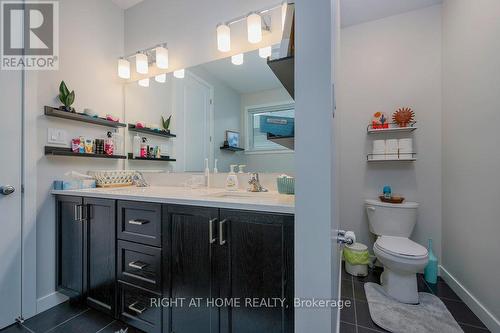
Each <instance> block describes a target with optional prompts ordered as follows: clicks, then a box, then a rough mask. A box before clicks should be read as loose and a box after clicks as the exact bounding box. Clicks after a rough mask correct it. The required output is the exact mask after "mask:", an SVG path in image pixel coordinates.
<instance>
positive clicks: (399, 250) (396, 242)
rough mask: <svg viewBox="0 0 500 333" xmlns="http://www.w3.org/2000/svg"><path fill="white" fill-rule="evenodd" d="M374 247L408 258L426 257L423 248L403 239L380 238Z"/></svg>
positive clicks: (425, 250)
mask: <svg viewBox="0 0 500 333" xmlns="http://www.w3.org/2000/svg"><path fill="white" fill-rule="evenodd" d="M375 245H377V246H378V248H380V249H381V250H384V251H386V252H389V253H393V254H396V255H403V256H409V257H425V256H427V255H428V253H427V249H426V248H425V247H423V246H422V245H420V244H417V243H415V242H414V241H412V240H410V239H408V238H405V237H391V236H381V237H379V238H378V239H377V241H376V242H375Z"/></svg>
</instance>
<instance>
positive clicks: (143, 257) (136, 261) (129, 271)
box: [117, 241, 161, 292]
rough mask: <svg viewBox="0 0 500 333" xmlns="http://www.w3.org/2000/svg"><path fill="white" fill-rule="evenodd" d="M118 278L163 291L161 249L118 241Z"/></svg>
mask: <svg viewBox="0 0 500 333" xmlns="http://www.w3.org/2000/svg"><path fill="white" fill-rule="evenodd" d="M117 268H118V278H119V279H120V280H122V281H126V282H129V283H131V284H134V285H137V286H140V287H143V288H146V289H150V290H153V291H156V292H161V249H159V248H156V247H152V246H147V245H142V244H136V243H132V242H126V241H118V265H117Z"/></svg>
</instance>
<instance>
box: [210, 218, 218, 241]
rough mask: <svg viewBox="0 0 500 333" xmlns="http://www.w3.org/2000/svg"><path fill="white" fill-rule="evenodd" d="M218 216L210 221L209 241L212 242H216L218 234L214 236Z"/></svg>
mask: <svg viewBox="0 0 500 333" xmlns="http://www.w3.org/2000/svg"><path fill="white" fill-rule="evenodd" d="M217 220H218V219H217V218H215V219H211V220H210V221H208V241H209V243H210V244H213V243H215V241H216V240H217V236H216V237H214V223H215V222H217Z"/></svg>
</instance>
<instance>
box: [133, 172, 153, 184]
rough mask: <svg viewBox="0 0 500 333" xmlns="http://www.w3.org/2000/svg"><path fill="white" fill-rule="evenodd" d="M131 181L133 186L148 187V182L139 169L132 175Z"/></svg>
mask: <svg viewBox="0 0 500 333" xmlns="http://www.w3.org/2000/svg"><path fill="white" fill-rule="evenodd" d="M132 181H133V182H134V184H135V186H137V187H148V186H149V184H148V182H147V181H146V179H145V178H144V175H143V174H142V172H140V171H136V172H135V173H134V176H133V177H132Z"/></svg>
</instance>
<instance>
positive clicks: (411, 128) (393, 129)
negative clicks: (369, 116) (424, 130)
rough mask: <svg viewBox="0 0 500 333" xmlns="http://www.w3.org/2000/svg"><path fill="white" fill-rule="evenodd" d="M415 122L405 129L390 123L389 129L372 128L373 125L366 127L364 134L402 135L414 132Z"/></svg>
mask: <svg viewBox="0 0 500 333" xmlns="http://www.w3.org/2000/svg"><path fill="white" fill-rule="evenodd" d="M417 128H418V127H417V122H416V121H414V122H411V123H410V124H409V125H408V126H407V127H399V125H398V124H396V123H390V124H389V128H373V125H368V127H367V128H366V132H367V133H368V134H378V133H404V132H413V131H414V130H416V129H417Z"/></svg>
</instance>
